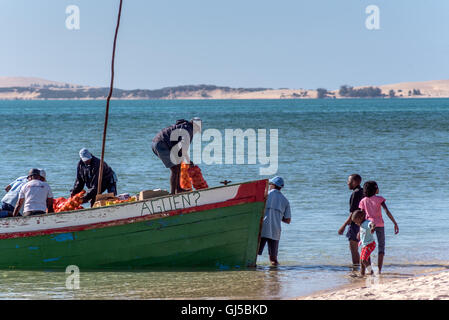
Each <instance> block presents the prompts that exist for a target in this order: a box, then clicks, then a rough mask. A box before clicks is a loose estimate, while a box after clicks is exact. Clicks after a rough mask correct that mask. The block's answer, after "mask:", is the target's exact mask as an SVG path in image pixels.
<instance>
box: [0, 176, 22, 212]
mask: <svg viewBox="0 0 449 320" xmlns="http://www.w3.org/2000/svg"><path fill="white" fill-rule="evenodd" d="M27 182H28V177H27V176H21V177H18V178H17V179H16V180H14V181H13V182H11V183H10V184H8V185H7V186H6V188H5V191H6V194H5V196H4V197H3V198H2V203H1V210H0V218H6V217H12V213H13V212H14V208H15V206H16V204H17V201H18V200H19V192H20V189H22V187H23V186H24V185H25V183H27Z"/></svg>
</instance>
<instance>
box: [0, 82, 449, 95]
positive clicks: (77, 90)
mask: <svg viewBox="0 0 449 320" xmlns="http://www.w3.org/2000/svg"><path fill="white" fill-rule="evenodd" d="M36 85H37V86H39V87H41V88H42V87H43V86H52V87H51V88H48V90H40V91H41V92H36V90H35V89H36V88H32V87H36ZM11 87H20V88H21V89H20V90H17V89H15V90H12V89H11V90H9V89H7V88H11ZM365 87H369V86H359V87H355V89H359V88H365ZM373 87H378V88H380V89H381V90H382V93H383V94H384V95H385V96H388V94H389V92H390V90H394V93H395V97H398V98H449V80H434V81H425V82H403V83H396V84H386V85H380V86H373ZM22 88H25V89H22ZM26 88H29V89H26ZM204 88H206V89H204ZM0 89H1V90H0V99H3V100H11V99H31V100H34V99H62V100H63V99H82V100H95V99H105V95H106V92H107V90H106V89H107V88H94V87H88V86H79V85H73V84H69V83H64V82H56V81H51V80H46V79H41V78H32V77H0ZM115 89H116V90H115V91H114V92H115V93H117V92H118V91H121V93H120V94H118V95H116V96H115V97H113V99H130V100H132V99H152V98H151V97H154V99H173V100H187V99H201V100H206V99H315V98H317V91H316V90H312V89H256V90H254V89H237V88H227V87H226V88H224V87H216V86H203V87H202V86H201V85H199V86H195V85H193V86H189V89H188V90H186V89H185V86H179V87H172V88H164V89H160V90H120V89H118V88H115ZM163 90H165V91H164V93H163V94H161V95H153V96H152V95H149V91H152V92H155V91H163ZM413 90H416V91H419V92H420V93H421V94H420V95H416V94H413ZM37 91H39V90H37ZM145 91H146V92H145ZM338 91H339V90H338V89H337V90H328V92H329V93H328V98H337V99H338V98H343V97H341V96H340V95H339V93H338Z"/></svg>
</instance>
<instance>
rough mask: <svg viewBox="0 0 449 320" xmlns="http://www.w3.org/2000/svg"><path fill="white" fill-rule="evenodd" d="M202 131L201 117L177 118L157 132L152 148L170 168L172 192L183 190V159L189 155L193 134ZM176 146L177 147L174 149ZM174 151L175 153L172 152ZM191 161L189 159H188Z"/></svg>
mask: <svg viewBox="0 0 449 320" xmlns="http://www.w3.org/2000/svg"><path fill="white" fill-rule="evenodd" d="M200 131H201V119H200V118H193V119H192V120H190V121H187V120H184V119H181V120H177V121H176V123H175V124H174V125H171V126H169V127H167V128H164V129H162V130H161V131H159V132H158V134H156V136H155V137H154V138H153V142H152V150H153V152H154V154H155V155H156V156H158V157H159V159H161V161H162V163H163V164H164V165H165V167H166V168H169V169H170V191H171V194H176V193H180V192H183V191H184V190H183V189H182V188H181V186H180V183H179V182H180V175H181V161H182V160H183V158H184V157H185V155H187V156H188V154H187V150H188V148H189V146H190V143H191V141H192V139H193V135H194V134H196V133H198V132H200ZM174 147H176V148H175V149H174ZM172 153H173V154H172ZM186 162H187V163H190V161H189V160H187V161H186Z"/></svg>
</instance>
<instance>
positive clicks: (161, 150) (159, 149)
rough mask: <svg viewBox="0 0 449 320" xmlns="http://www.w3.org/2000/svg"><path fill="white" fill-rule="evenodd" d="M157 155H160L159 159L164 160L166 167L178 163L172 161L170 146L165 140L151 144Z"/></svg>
mask: <svg viewBox="0 0 449 320" xmlns="http://www.w3.org/2000/svg"><path fill="white" fill-rule="evenodd" d="M151 149H153V152H154V154H155V155H157V156H158V158H159V159H161V160H162V163H163V164H164V166H165V167H166V168H171V167H174V166H175V165H176V164H174V163H173V162H171V160H170V148H169V147H168V145H167V144H166V143H165V142H164V141H159V142H157V143H156V142H153V145H152V146H151Z"/></svg>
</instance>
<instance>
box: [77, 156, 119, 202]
mask: <svg viewBox="0 0 449 320" xmlns="http://www.w3.org/2000/svg"><path fill="white" fill-rule="evenodd" d="M80 158H81V160H80V161H79V162H78V167H77V169H76V181H75V184H74V185H73V189H72V190H70V192H71V195H72V196H74V195H75V194H77V193H79V192H81V191H82V190H83V189H84V186H86V187H87V188H88V189H87V192H86V194H85V195H84V197H83V203H86V202H88V201H90V204H91V206H93V205H94V203H95V198H96V196H97V193H98V173H99V171H100V162H101V160H100V159H98V158H97V157H94V156H93V155H92V154H91V153H90V152H89V150H87V149H86V148H83V149H81V150H80ZM101 184H102V188H101V193H103V192H105V191H106V190H108V192H112V193H114V195H117V177H116V175H115V173H114V171H113V170H112V169H111V167H109V166H108V164H107V163H106V162H103V178H102V180H101Z"/></svg>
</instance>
